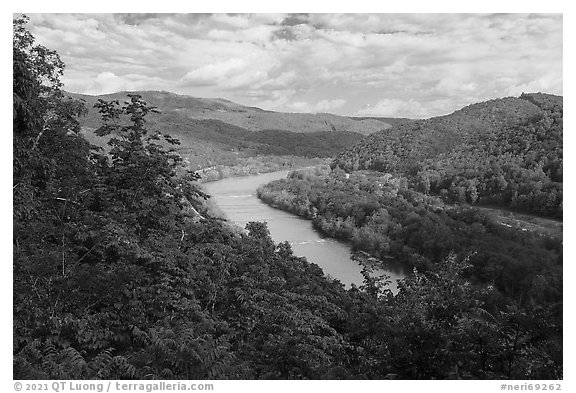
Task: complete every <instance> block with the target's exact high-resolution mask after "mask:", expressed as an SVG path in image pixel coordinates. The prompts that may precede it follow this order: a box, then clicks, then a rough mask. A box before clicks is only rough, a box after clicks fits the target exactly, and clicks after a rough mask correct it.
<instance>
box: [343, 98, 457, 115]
mask: <svg viewBox="0 0 576 393" xmlns="http://www.w3.org/2000/svg"><path fill="white" fill-rule="evenodd" d="M456 109H459V106H456V107H454V106H453V105H452V104H451V102H450V100H446V99H444V100H435V101H431V102H420V101H417V100H414V99H407V100H402V99H396V98H385V99H383V100H380V101H378V102H377V103H376V104H375V105H369V106H367V107H365V108H362V109H360V110H358V111H357V112H356V113H355V114H354V116H379V117H409V118H414V119H423V118H429V117H432V116H438V115H443V114H448V113H451V112H453V111H455V110H456Z"/></svg>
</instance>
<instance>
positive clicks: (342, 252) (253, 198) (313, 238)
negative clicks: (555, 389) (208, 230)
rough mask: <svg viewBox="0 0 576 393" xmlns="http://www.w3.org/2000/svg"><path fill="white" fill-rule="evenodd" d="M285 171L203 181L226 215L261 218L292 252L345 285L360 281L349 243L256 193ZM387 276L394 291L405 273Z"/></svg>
mask: <svg viewBox="0 0 576 393" xmlns="http://www.w3.org/2000/svg"><path fill="white" fill-rule="evenodd" d="M288 172H289V171H279V172H272V173H265V174H261V175H256V176H247V177H232V178H228V179H223V180H218V181H214V182H209V183H205V184H204V188H205V189H206V192H207V193H209V194H210V195H212V199H213V200H214V202H215V203H216V205H217V206H218V207H219V208H220V210H222V211H223V212H224V213H225V214H226V216H227V218H228V219H229V220H230V221H232V222H234V223H235V224H236V225H238V226H240V227H242V228H244V226H245V225H246V224H247V223H248V222H250V221H265V222H266V223H267V224H268V229H269V230H270V235H271V237H272V239H273V240H274V241H275V242H276V243H279V242H282V241H288V242H289V243H290V245H291V246H292V250H293V251H294V254H295V255H297V256H300V257H305V258H306V259H307V260H308V261H309V262H313V263H316V264H317V265H319V266H320V267H321V268H322V270H323V271H324V274H326V275H327V276H330V277H333V278H336V279H338V280H339V281H340V282H342V283H343V284H344V285H345V286H346V287H347V288H349V287H350V285H351V284H356V285H358V286H360V285H361V284H362V280H363V277H362V274H361V273H360V271H361V269H362V267H361V266H360V264H358V263H357V262H356V261H353V260H352V259H351V258H350V255H351V251H352V250H351V248H350V246H349V245H347V244H345V243H342V242H339V241H337V240H334V239H331V238H328V237H325V236H323V235H322V234H321V233H320V232H318V231H316V230H315V229H314V228H313V227H312V222H311V221H309V220H305V219H302V218H300V217H298V216H296V215H293V214H290V213H287V212H285V211H282V210H279V209H274V208H272V207H270V206H268V205H266V204H265V203H263V202H262V201H261V200H260V199H258V196H257V195H256V190H257V189H258V187H259V186H261V185H263V184H266V183H269V182H271V181H273V180H278V179H284V178H286V175H287V174H288ZM383 272H384V273H386V274H388V275H390V278H391V281H392V284H391V285H390V289H391V290H392V291H393V292H394V293H396V291H397V288H396V279H400V278H403V277H404V276H405V275H404V274H402V272H401V271H383Z"/></svg>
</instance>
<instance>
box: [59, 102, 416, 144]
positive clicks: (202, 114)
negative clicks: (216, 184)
mask: <svg viewBox="0 0 576 393" xmlns="http://www.w3.org/2000/svg"><path fill="white" fill-rule="evenodd" d="M127 93H133V94H138V95H140V96H141V97H142V99H144V100H145V101H146V102H148V103H149V104H150V105H153V106H155V107H157V108H159V109H160V110H161V111H162V114H161V116H160V117H159V120H158V121H160V122H162V121H163V120H164V118H172V119H178V121H183V122H185V121H186V120H187V119H193V120H219V121H220V122H223V123H226V124H230V125H232V126H236V127H240V128H243V129H246V130H248V131H261V130H268V129H280V130H285V131H292V132H301V133H308V132H322V131H323V132H343V131H345V132H356V133H359V134H363V135H367V134H370V133H373V132H377V131H381V130H383V129H386V128H389V127H390V126H391V124H390V123H388V121H389V119H386V118H354V117H345V116H337V115H333V114H329V113H317V114H311V113H283V112H273V111H266V110H263V109H260V108H255V107H247V106H243V105H239V104H236V103H234V102H231V101H228V100H224V99H208V98H196V97H190V96H183V95H178V94H174V93H169V92H165V91H134V92H126V91H124V92H119V93H113V94H105V95H101V96H89V95H83V94H73V93H68V94H69V95H71V96H72V97H74V98H78V99H83V100H85V101H86V103H87V105H88V106H91V105H93V104H94V103H96V102H97V101H98V100H99V99H103V100H106V101H113V100H122V99H124V97H125V96H126V94H127ZM404 121H408V120H407V119H398V120H395V119H390V122H404ZM98 122H99V117H98V114H97V112H94V111H89V114H88V116H87V117H86V119H85V120H83V121H82V123H83V124H85V125H87V126H95V125H97V124H98Z"/></svg>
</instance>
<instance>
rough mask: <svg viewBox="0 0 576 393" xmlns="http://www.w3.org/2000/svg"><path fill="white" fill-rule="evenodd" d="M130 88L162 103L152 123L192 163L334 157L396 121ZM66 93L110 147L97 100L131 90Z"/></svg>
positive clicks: (122, 96) (84, 123) (91, 136)
mask: <svg viewBox="0 0 576 393" xmlns="http://www.w3.org/2000/svg"><path fill="white" fill-rule="evenodd" d="M131 93H135V94H139V95H141V96H142V98H143V99H144V100H145V101H146V102H147V103H148V104H150V105H153V106H155V107H157V108H158V110H159V111H160V114H157V115H151V116H149V117H148V119H147V121H148V124H149V125H150V127H151V128H154V129H158V130H159V131H161V132H163V133H166V134H169V135H170V136H172V137H175V138H177V139H179V140H180V142H181V145H180V147H179V151H180V153H181V154H182V155H183V156H185V157H186V158H187V159H188V161H189V162H190V163H191V167H192V168H200V167H204V166H212V165H215V164H223V165H233V164H235V163H236V161H237V159H238V157H239V156H241V157H251V156H257V155H291V156H300V157H329V156H333V155H335V154H337V153H339V152H340V151H342V150H343V149H345V148H347V147H349V146H351V145H352V144H354V143H356V142H358V141H359V140H361V139H362V138H363V137H364V135H366V134H369V133H372V132H375V131H380V130H384V129H386V128H390V127H391V125H390V123H391V122H392V121H391V120H395V119H377V118H349V117H344V116H336V115H331V114H305V113H280V112H272V111H265V110H263V109H260V108H255V107H247V106H242V105H239V104H236V103H234V102H231V101H228V100H224V99H205V98H195V97H190V96H184V95H177V94H173V93H168V92H156V91H137V92H131ZM67 94H69V95H70V96H72V97H74V98H77V99H82V100H84V101H85V102H86V107H87V109H88V114H87V115H86V116H85V117H82V118H81V119H80V122H81V125H82V127H83V130H84V135H85V137H86V138H87V139H88V140H90V141H91V142H92V143H94V144H97V145H101V146H103V147H105V142H106V140H107V139H106V138H99V137H97V136H95V135H94V134H93V132H91V131H92V130H94V129H95V128H97V127H99V126H100V124H101V117H100V114H99V113H98V112H97V110H96V109H95V108H94V104H95V103H96V102H97V101H98V99H102V100H105V101H112V100H118V101H119V102H121V103H122V102H124V101H126V100H127V99H128V97H127V94H129V92H119V93H113V94H106V95H101V96H90V95H83V94H75V93H67ZM389 121H390V122H389ZM398 121H400V122H404V121H407V120H404V119H400V120H398Z"/></svg>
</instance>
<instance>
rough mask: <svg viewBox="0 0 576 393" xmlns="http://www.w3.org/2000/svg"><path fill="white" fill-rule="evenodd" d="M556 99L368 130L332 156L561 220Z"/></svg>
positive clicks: (511, 101) (532, 97)
mask: <svg viewBox="0 0 576 393" xmlns="http://www.w3.org/2000/svg"><path fill="white" fill-rule="evenodd" d="M562 118H563V106H562V97H557V96H552V95H547V94H540V93H539V94H523V95H521V96H520V97H519V98H504V99H497V100H492V101H488V102H483V103H479V104H474V105H470V106H468V107H466V108H463V109H461V110H459V111H456V112H454V113H453V114H451V115H447V116H442V117H436V118H432V119H428V120H419V121H415V122H412V123H407V124H401V125H399V126H396V127H393V128H391V129H389V130H385V131H383V132H380V133H376V134H373V135H370V136H369V137H367V138H366V139H365V140H363V141H361V142H360V143H358V144H357V145H355V146H354V147H352V148H351V149H349V150H347V151H345V152H343V153H341V154H340V155H339V156H338V157H337V159H336V160H335V161H334V164H333V165H334V166H338V167H340V168H343V169H345V170H347V171H353V170H357V169H372V170H376V171H381V172H387V173H392V174H394V175H400V176H404V177H406V178H408V180H409V181H410V182H411V184H413V185H414V186H415V187H417V189H418V190H420V191H422V192H424V193H426V194H428V193H430V194H434V195H440V196H442V197H443V198H444V199H445V200H447V201H450V202H457V203H465V202H466V203H470V204H484V205H496V206H502V207H506V208H510V209H512V210H518V211H524V212H529V213H535V214H540V215H543V216H549V217H557V218H561V217H562V211H563V207H562V201H563V198H562V162H563V149H562V130H563V127H562Z"/></svg>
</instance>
